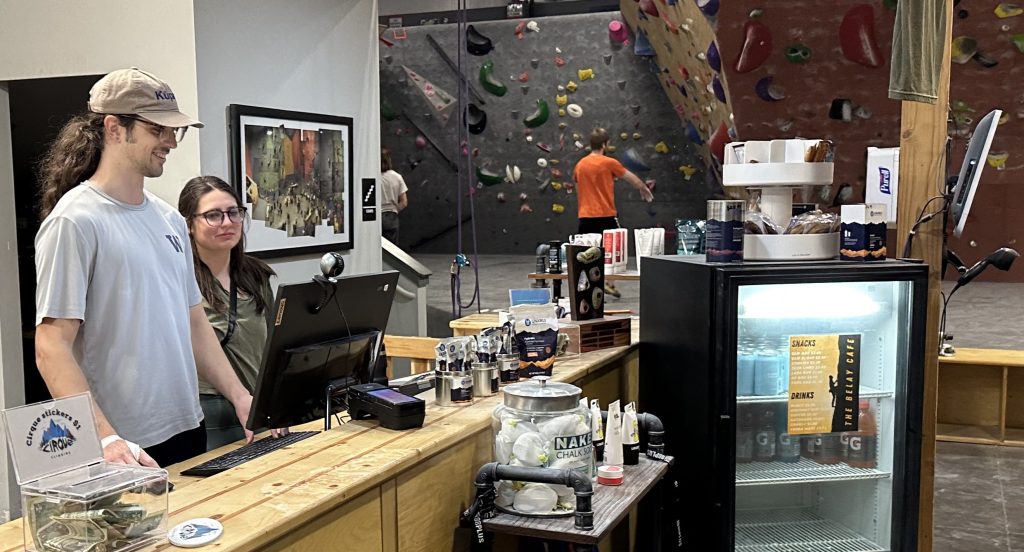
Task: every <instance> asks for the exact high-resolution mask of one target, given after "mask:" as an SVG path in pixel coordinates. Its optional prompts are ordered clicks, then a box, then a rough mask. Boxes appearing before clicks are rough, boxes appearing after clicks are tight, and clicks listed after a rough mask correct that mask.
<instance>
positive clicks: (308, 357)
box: [246, 270, 398, 429]
mask: <svg viewBox="0 0 1024 552" xmlns="http://www.w3.org/2000/svg"><path fill="white" fill-rule="evenodd" d="M397 285H398V272H396V271H394V270H392V271H388V272H382V273H376V274H360V275H356V276H343V277H337V278H331V279H327V278H317V279H316V280H311V281H309V282H302V283H295V284H281V285H280V286H278V288H277V297H276V299H275V300H274V303H273V305H271V306H270V307H269V308H270V312H269V313H268V315H269V316H270V319H271V324H270V332H269V335H268V336H267V343H266V346H265V348H264V351H263V365H262V367H261V369H260V373H259V376H258V378H257V380H256V389H255V390H254V392H253V399H252V406H251V407H250V409H249V420H248V423H247V424H246V427H248V428H249V429H259V428H267V427H273V428H276V427H288V426H294V425H298V424H300V423H304V422H308V421H311V420H313V419H316V418H317V417H319V416H323V414H324V409H325V406H326V405H325V391H326V389H327V388H328V386H330V385H332V384H333V385H334V386H335V387H345V386H346V385H354V384H358V383H369V382H370V378H371V376H372V368H371V367H372V366H373V365H374V363H375V362H376V359H377V354H378V352H379V351H380V346H381V343H382V342H383V336H384V330H385V329H386V328H387V325H388V317H389V316H390V314H391V302H392V301H393V300H394V297H395V289H396V287H397Z"/></svg>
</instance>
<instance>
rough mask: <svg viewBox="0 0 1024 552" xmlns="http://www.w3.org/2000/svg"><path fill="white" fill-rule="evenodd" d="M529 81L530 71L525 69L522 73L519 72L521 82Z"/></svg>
mask: <svg viewBox="0 0 1024 552" xmlns="http://www.w3.org/2000/svg"><path fill="white" fill-rule="evenodd" d="M529 81H530V74H529V73H527V72H526V71H523V72H522V73H519V82H529Z"/></svg>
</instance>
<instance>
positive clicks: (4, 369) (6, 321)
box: [0, 83, 25, 522]
mask: <svg viewBox="0 0 1024 552" xmlns="http://www.w3.org/2000/svg"><path fill="white" fill-rule="evenodd" d="M10 143H11V110H10V103H9V101H8V94H7V87H6V86H4V85H3V83H0V144H10ZM0 197H9V198H12V200H11V201H0V266H3V267H5V269H4V272H3V274H4V276H3V277H2V278H0V305H3V306H4V308H3V309H0V409H4V408H10V407H12V406H19V405H22V404H24V403H25V393H24V392H23V389H24V388H25V384H24V379H25V375H24V370H23V369H22V360H21V355H22V351H21V316H20V314H19V313H20V312H21V299H20V297H19V295H18V247H17V243H18V231H17V227H16V222H15V218H14V201H13V198H14V164H13V161H12V159H11V148H10V147H0ZM7 458H8V455H7V439H5V438H4V437H3V436H2V435H0V485H2V487H0V489H2V490H0V522H3V521H5V520H6V516H8V514H9V513H10V511H11V506H12V505H15V508H17V504H18V488H17V486H16V485H15V481H14V474H13V473H9V472H8V462H7Z"/></svg>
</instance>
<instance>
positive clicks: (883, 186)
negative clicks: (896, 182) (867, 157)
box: [878, 167, 892, 195]
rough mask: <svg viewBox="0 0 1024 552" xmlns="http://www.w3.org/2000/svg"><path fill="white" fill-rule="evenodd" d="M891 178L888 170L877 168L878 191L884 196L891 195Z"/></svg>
mask: <svg viewBox="0 0 1024 552" xmlns="http://www.w3.org/2000/svg"><path fill="white" fill-rule="evenodd" d="M891 178H892V176H891V175H890V173H889V169H887V168H885V167H878V191H880V192H882V193H883V194H886V195H892V183H891V182H890V179H891Z"/></svg>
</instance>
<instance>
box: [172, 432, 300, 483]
mask: <svg viewBox="0 0 1024 552" xmlns="http://www.w3.org/2000/svg"><path fill="white" fill-rule="evenodd" d="M318 433H320V432H319V431H296V432H294V433H289V434H288V435H285V436H284V437H278V438H277V439H275V438H273V437H264V438H262V439H260V440H259V441H253V442H252V443H249V444H248V445H245V446H243V447H241V448H237V449H235V450H232V451H230V452H226V453H224V454H222V455H220V456H218V457H216V458H212V459H210V460H207V461H206V462H203V463H202V464H199V465H198V466H193V467H191V468H189V469H187V470H185V471H183V472H181V475H192V476H197V477H208V476H211V475H214V474H217V473H220V472H222V471H225V470H230V469H231V468H233V467H235V466H237V465H239V464H244V463H246V462H248V461H249V460H252V459H254V458H259V457H260V456H263V455H264V454H268V453H271V452H274V451H275V450H277V449H279V448H284V447H286V446H288V445H290V444H292V443H297V442H299V441H301V440H303V439H305V438H307V437H312V436H314V435H316V434H318Z"/></svg>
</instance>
